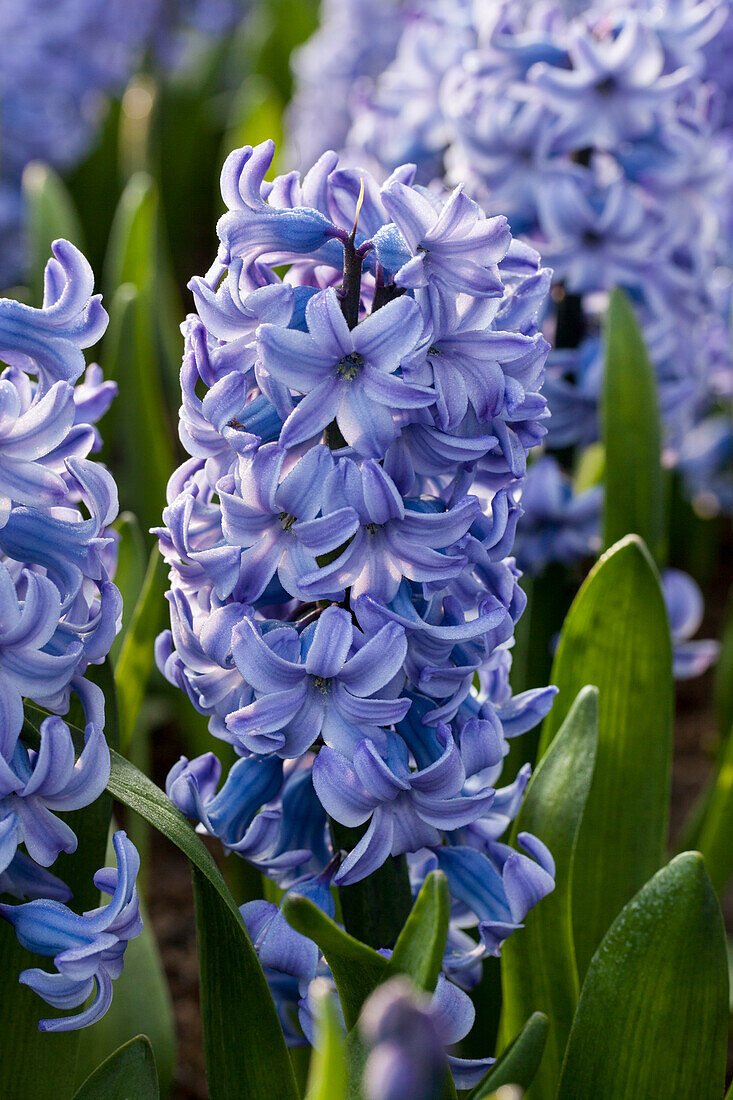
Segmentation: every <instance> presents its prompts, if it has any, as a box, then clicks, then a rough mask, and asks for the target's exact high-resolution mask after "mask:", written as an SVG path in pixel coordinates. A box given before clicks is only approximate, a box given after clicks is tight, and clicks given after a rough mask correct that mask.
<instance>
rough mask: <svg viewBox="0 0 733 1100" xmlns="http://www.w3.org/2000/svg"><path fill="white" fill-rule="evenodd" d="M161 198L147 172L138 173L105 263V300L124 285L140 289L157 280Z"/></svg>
mask: <svg viewBox="0 0 733 1100" xmlns="http://www.w3.org/2000/svg"><path fill="white" fill-rule="evenodd" d="M157 212H158V196H157V193H156V188H155V183H154V182H153V180H152V179H151V177H150V176H149V175H148V174H147V173H146V172H135V174H134V175H133V176H131V177H130V179H129V180H128V182H127V185H126V187H125V189H124V191H123V192H122V195H121V196H120V201H119V203H118V206H117V210H116V212H115V218H114V222H113V223H112V229H111V231H110V236H109V242H108V244H107V256H106V258H105V261H104V287H105V298H106V299H107V301H109V300H111V298H112V296H113V295H114V293H115V291H117V290H118V289H119V287H121V286H122V285H123V283H131V284H132V285H133V286H134V287H135V289H136V290H144V289H145V287H146V286H150V285H152V283H153V281H154V278H155V242H156V220H157Z"/></svg>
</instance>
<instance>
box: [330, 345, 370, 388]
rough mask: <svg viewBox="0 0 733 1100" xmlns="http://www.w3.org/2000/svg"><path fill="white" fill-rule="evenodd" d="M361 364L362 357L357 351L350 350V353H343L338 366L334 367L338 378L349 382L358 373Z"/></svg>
mask: <svg viewBox="0 0 733 1100" xmlns="http://www.w3.org/2000/svg"><path fill="white" fill-rule="evenodd" d="M363 366H364V359H363V357H362V356H361V355H359V352H358V351H352V352H351V354H350V355H345V356H344V357H343V359H340V360H339V363H338V366H337V367H336V374H337V375H338V376H339V378H343V379H345V381H347V382H351V381H353V379H354V378H356V376H357V374H359V373H360V371H361V368H362V367H363Z"/></svg>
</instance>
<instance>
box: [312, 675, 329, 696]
mask: <svg viewBox="0 0 733 1100" xmlns="http://www.w3.org/2000/svg"><path fill="white" fill-rule="evenodd" d="M313 685H314V687H317V688H318V690H319V691H320V693H321V695H328V693H329V692H330V690H331V681H330V680H329V679H327V678H326V677H325V676H314V677H313Z"/></svg>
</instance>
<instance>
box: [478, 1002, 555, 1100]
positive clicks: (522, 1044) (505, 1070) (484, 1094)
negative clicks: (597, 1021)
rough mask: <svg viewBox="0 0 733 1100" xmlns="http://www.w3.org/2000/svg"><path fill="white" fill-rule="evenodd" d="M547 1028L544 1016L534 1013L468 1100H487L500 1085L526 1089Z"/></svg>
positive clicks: (542, 1046)
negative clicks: (517, 1086)
mask: <svg viewBox="0 0 733 1100" xmlns="http://www.w3.org/2000/svg"><path fill="white" fill-rule="evenodd" d="M547 1027H548V1021H547V1017H546V1016H545V1015H544V1013H542V1012H533V1013H532V1015H531V1016H530V1018H529V1019H528V1020H527V1022H526V1023H525V1024H524V1027H523V1028H522V1029H521V1031H520V1032H519V1033H518V1034H517V1035H516V1036H515V1037H514V1039H513V1040H512V1042H511V1043H510V1044H509V1046H508V1047H507V1049H506V1050H505V1051H504V1053H503V1054H502V1055H501V1057H500V1058H497V1060H496V1062H495V1063H494V1065H493V1066H492V1067H491V1069H490V1070H489V1071H488V1073H487V1074H486V1075H485V1076H484V1077H483V1078H482V1079H481V1080H480V1081H479V1083H478V1084H477V1085H476V1087H475V1088H474V1089H473V1090H472V1091H471V1092H470V1093H469V1094H468V1100H488V1098H489V1097H490V1096H492V1095H493V1093H494V1092H495V1090H496V1089H498V1088H501V1087H502V1085H519V1087H520V1088H523V1089H524V1088H528V1086H529V1085H530V1084H531V1083H532V1081H533V1079H534V1076H535V1074H536V1072H537V1068H538V1067H539V1065H540V1062H541V1060H542V1052H543V1050H544V1047H545V1039H546V1037H547Z"/></svg>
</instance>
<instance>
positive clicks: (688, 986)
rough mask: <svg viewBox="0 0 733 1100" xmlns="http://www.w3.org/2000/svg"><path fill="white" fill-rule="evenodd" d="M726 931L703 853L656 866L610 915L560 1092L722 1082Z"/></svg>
mask: <svg viewBox="0 0 733 1100" xmlns="http://www.w3.org/2000/svg"><path fill="white" fill-rule="evenodd" d="M727 984H728V982H727V962H726V952H725V931H724V928H723V920H722V916H721V914H720V908H719V906H718V903H717V899H716V897H715V892H714V890H713V888H712V885H711V883H710V880H709V879H708V877H707V874H706V873H705V867H704V864H703V861H702V858H701V856H700V855H699V854H698V853H696V852H686V853H684V854H683V855H681V856H677V857H676V858H675V859H673V860H672V861H671V863H669V864H667V866H666V867H664V868H662V870H661V871H659V872H657V874H656V875H654V877H653V878H652V879H651V880H650V881H649V882H648V883H646V885H645V886H643V887H642V889H641V890H640V891H639V892H638V893H637V894H636V895H635V897H634V898H633V899H632V900H631V901H630V902H629V903H628V904H627V905H626V906H625V908H624V909H623V911H622V912H621V913H620V914H619V916H618V917H617V918H616V920H615V921H614V923H613V925H612V926H611V928H610V929H609V931H608V933H607V934H606V936H605V937H604V940H603V942H602V944H601V945H600V947H599V949H598V951H597V952H596V954H595V955H594V957H593V960H592V962H591V965H590V967H589V968H588V974H587V976H586V980H585V983H584V985H583V990H582V992H581V995H580V1001H579V1002H578V1009H577V1012H576V1018H575V1022H574V1023H573V1029H572V1031H571V1034H570V1040H569V1042H568V1048H567V1052H566V1057H565V1063H564V1066H563V1073H562V1078H561V1081H560V1087H559V1090H558V1094H557V1095H558V1100H573V1098H575V1097H578V1096H593V1097H594V1100H617V1098H618V1097H619V1096H674V1097H675V1100H700V1098H701V1097H704V1098H705V1100H713V1098H715V1097H718V1096H722V1094H723V1089H724V1081H725V1061H726V1036H727V1024H728V995H727Z"/></svg>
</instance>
